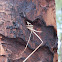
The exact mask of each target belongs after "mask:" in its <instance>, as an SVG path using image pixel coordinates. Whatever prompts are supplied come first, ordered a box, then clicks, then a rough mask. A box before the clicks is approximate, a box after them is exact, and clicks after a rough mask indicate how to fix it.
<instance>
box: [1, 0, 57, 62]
mask: <svg viewBox="0 0 62 62" xmlns="http://www.w3.org/2000/svg"><path fill="white" fill-rule="evenodd" d="M27 21H28V22H30V23H31V24H32V25H33V29H35V30H37V31H42V32H39V33H37V34H38V35H39V37H40V38H41V39H42V40H43V44H42V46H41V47H40V48H39V49H38V50H37V51H36V52H35V53H34V54H33V55H32V56H31V57H30V58H29V59H28V60H27V62H57V60H58V59H57V57H56V55H57V29H56V15H55V0H0V34H1V36H0V38H2V39H0V43H2V47H3V48H4V51H5V53H6V54H5V58H6V59H7V61H6V62H8V60H9V61H11V62H23V60H24V59H25V58H26V57H27V56H28V55H29V54H30V53H31V52H32V51H33V50H34V49H36V47H38V45H39V44H40V43H41V41H40V40H39V39H38V38H37V37H36V35H35V34H32V36H31V39H30V42H29V44H28V48H27V50H26V51H25V52H24V53H23V54H22V55H21V53H22V51H23V50H24V48H25V45H26V44H27V41H28V39H29V35H30V30H29V29H27V27H26V25H27ZM1 56H2V55H1ZM3 59H4V57H2V59H0V60H3ZM1 62H3V61H1Z"/></svg>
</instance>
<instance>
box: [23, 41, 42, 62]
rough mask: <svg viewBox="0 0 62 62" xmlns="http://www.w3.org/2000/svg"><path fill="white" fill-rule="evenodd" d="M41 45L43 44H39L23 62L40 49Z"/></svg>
mask: <svg viewBox="0 0 62 62" xmlns="http://www.w3.org/2000/svg"><path fill="white" fill-rule="evenodd" d="M42 42H43V41H42ZM42 44H43V43H41V44H40V45H39V46H38V47H37V48H36V49H35V50H34V51H33V52H32V53H31V54H30V55H29V56H28V57H27V58H26V59H25V60H24V61H23V62H25V61H27V59H29V58H30V57H31V56H32V55H33V54H34V53H35V52H36V51H37V50H38V49H39V48H40V47H41V45H42Z"/></svg>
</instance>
